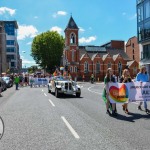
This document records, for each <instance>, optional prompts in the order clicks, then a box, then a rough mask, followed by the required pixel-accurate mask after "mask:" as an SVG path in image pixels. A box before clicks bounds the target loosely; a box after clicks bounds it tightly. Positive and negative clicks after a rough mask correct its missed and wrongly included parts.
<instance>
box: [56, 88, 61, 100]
mask: <svg viewBox="0 0 150 150" xmlns="http://www.w3.org/2000/svg"><path fill="white" fill-rule="evenodd" d="M55 96H56V97H57V98H59V96H60V94H59V92H58V89H57V88H56V89H55Z"/></svg>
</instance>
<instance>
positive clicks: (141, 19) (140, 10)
mask: <svg viewBox="0 0 150 150" xmlns="http://www.w3.org/2000/svg"><path fill="white" fill-rule="evenodd" d="M137 17H138V22H141V21H143V5H140V6H139V7H138V8H137Z"/></svg>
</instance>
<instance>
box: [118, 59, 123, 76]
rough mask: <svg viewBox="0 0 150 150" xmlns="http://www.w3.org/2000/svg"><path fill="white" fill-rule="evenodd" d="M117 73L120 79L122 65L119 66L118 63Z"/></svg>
mask: <svg viewBox="0 0 150 150" xmlns="http://www.w3.org/2000/svg"><path fill="white" fill-rule="evenodd" d="M118 73H119V77H121V74H122V64H121V62H120V61H119V63H118Z"/></svg>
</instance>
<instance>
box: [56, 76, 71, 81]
mask: <svg viewBox="0 0 150 150" xmlns="http://www.w3.org/2000/svg"><path fill="white" fill-rule="evenodd" d="M54 79H55V80H57V81H68V80H70V77H69V76H66V77H63V76H57V77H54Z"/></svg>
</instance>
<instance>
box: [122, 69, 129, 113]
mask: <svg viewBox="0 0 150 150" xmlns="http://www.w3.org/2000/svg"><path fill="white" fill-rule="evenodd" d="M128 82H132V79H131V77H130V72H129V69H124V70H123V73H122V76H121V78H120V83H128ZM122 108H123V111H124V112H125V113H127V114H128V113H129V111H128V103H124V104H123V105H122Z"/></svg>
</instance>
